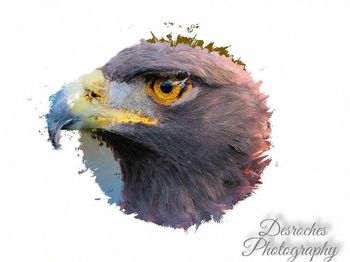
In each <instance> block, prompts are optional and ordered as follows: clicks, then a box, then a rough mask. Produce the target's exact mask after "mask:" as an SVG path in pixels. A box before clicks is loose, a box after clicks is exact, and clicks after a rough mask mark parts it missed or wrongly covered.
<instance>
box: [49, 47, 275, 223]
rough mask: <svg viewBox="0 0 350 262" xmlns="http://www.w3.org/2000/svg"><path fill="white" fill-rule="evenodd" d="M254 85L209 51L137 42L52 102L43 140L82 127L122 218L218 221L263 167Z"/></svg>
mask: <svg viewBox="0 0 350 262" xmlns="http://www.w3.org/2000/svg"><path fill="white" fill-rule="evenodd" d="M259 86H260V83H256V82H255V81H254V80H253V79H252V78H251V76H250V74H249V73H248V72H247V71H245V70H244V68H243V67H242V66H240V65H237V64H236V63H234V62H233V61H232V59H230V58H228V57H226V56H220V55H219V54H218V53H216V52H208V50H207V49H205V48H202V47H193V46H190V45H186V44H178V45H175V46H174V45H170V44H169V43H167V42H162V43H161V42H156V43H149V42H147V41H141V43H140V44H138V45H135V46H132V47H130V48H127V49H124V50H123V51H121V52H120V53H119V54H118V55H117V56H115V57H114V58H112V59H111V60H110V61H109V62H108V63H107V64H106V65H104V66H103V67H101V68H99V69H98V70H96V71H94V72H92V73H90V74H88V75H85V76H83V77H82V78H81V79H80V80H79V81H77V82H75V83H74V84H72V85H71V87H65V88H64V90H63V91H60V92H58V93H57V94H56V95H55V96H54V97H53V98H52V105H51V109H50V112H49V114H48V116H47V120H48V127H49V134H50V139H51V141H52V143H53V145H54V146H55V147H57V146H58V139H59V132H60V130H61V129H80V130H86V131H88V132H92V133H94V134H95V135H96V136H97V137H99V138H100V139H101V140H103V141H104V142H105V143H106V144H107V146H108V148H110V150H111V151H112V153H113V155H114V159H115V160H118V161H119V163H120V167H121V178H122V181H123V191H122V198H121V199H120V202H119V205H120V206H121V208H122V210H123V211H124V212H126V213H136V214H137V217H138V218H141V219H143V220H146V221H152V222H154V223H157V224H160V225H164V226H171V227H181V228H188V227H189V226H191V225H193V224H196V225H197V226H198V225H200V224H201V223H202V222H205V221H209V220H211V219H213V220H215V221H220V219H221V217H222V215H223V214H224V212H225V210H227V209H231V208H232V207H233V205H234V204H235V203H237V201H239V200H241V199H244V198H245V197H247V196H248V195H250V194H251V192H252V191H253V190H254V189H255V188H256V185H257V184H258V183H260V175H261V173H262V171H263V169H264V168H265V167H266V166H267V165H268V163H269V161H270V160H269V159H266V157H265V155H264V152H265V151H266V150H268V149H269V145H270V144H269V135H270V125H269V117H270V115H271V114H270V113H269V112H268V107H267V106H266V96H265V95H263V94H262V93H261V92H260V91H259ZM90 150H91V149H90Z"/></svg>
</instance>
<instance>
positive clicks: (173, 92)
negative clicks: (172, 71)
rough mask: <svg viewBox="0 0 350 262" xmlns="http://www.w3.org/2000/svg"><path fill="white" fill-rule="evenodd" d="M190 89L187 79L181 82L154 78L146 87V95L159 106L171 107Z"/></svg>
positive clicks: (189, 81)
mask: <svg viewBox="0 0 350 262" xmlns="http://www.w3.org/2000/svg"><path fill="white" fill-rule="evenodd" d="M191 88H192V83H191V80H190V79H189V78H188V77H187V78H185V79H183V80H177V79H176V78H175V77H172V78H168V79H167V78H155V79H152V80H150V81H149V82H148V83H147V86H146V93H147V94H148V95H149V96H150V97H152V98H153V100H154V101H156V102H157V103H159V104H162V105H171V104H172V103H174V102H175V101H177V100H178V99H179V98H181V97H182V96H183V94H184V93H185V92H187V91H188V90H190V89H191Z"/></svg>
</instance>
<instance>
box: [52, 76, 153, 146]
mask: <svg viewBox="0 0 350 262" xmlns="http://www.w3.org/2000/svg"><path fill="white" fill-rule="evenodd" d="M109 87H110V85H109V81H108V80H107V79H105V77H104V76H103V73H102V71H101V70H94V71H92V72H91V73H89V74H87V75H84V76H82V77H81V78H80V79H79V80H78V81H76V82H73V83H70V84H68V85H64V86H63V87H62V89H61V90H59V91H58V92H57V93H56V94H54V95H52V96H50V102H51V103H50V110H49V113H48V114H47V115H46V120H47V125H48V132H49V139H50V141H51V143H52V145H53V147H54V148H55V149H57V148H59V147H60V144H59V139H60V132H61V130H64V129H66V130H81V129H87V130H94V129H99V128H101V129H102V128H111V127H113V126H114V125H117V124H135V123H142V124H145V125H156V124H157V123H158V120H157V119H155V118H150V117H147V116H143V115H141V113H140V112H132V111H130V110H126V109H124V108H123V104H122V103H121V104H120V105H119V106H118V107H115V105H114V106H112V105H111V104H112V103H110V102H113V101H109V100H110V96H109V93H110V92H109Z"/></svg>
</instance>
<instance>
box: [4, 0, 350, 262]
mask: <svg viewBox="0 0 350 262" xmlns="http://www.w3.org/2000/svg"><path fill="white" fill-rule="evenodd" d="M0 5H1V6H0V22H1V24H0V27H1V31H0V32H1V36H0V37H1V39H0V46H1V48H0V55H1V56H0V66H1V68H0V72H1V82H0V83H1V87H0V88H1V97H0V99H1V102H0V106H1V111H0V112H1V118H0V122H1V129H0V132H1V158H0V159H1V160H0V161H1V171H0V172H1V181H0V261H4V262H8V261H36V262H38V261H45V262H46V261H57V262H58V261H59V262H62V261H140V260H142V261H243V262H244V261H246V262H248V261H249V262H250V261H286V259H287V258H286V257H262V256H260V254H256V255H252V256H250V257H243V256H242V254H241V253H242V251H243V250H244V249H243V241H244V240H245V239H246V238H247V237H249V236H251V235H254V234H255V233H256V232H257V231H258V229H259V223H260V221H261V220H262V219H264V218H268V217H280V218H283V219H284V220H285V221H286V223H288V224H290V225H293V224H304V225H311V224H312V223H313V222H314V221H316V222H318V223H320V225H324V226H327V227H329V234H328V235H327V236H326V237H323V238H322V237H318V238H317V237H316V238H310V239H308V241H309V242H324V241H325V240H327V239H329V240H331V241H334V242H336V243H338V244H339V247H340V248H341V251H340V254H339V255H338V256H337V257H335V258H334V261H347V260H349V258H350V253H349V251H348V250H349V243H350V242H349V233H350V232H349V219H350V217H349V204H348V201H349V189H348V187H349V175H350V172H349V160H348V158H349V147H350V143H349V137H348V135H349V133H350V106H349V95H350V91H349V88H350V86H349V61H350V56H349V47H350V41H349V25H350V19H349V13H350V6H349V2H347V1H289V2H287V1H239V2H236V1H226V2H224V1H210V2H209V1H208V2H205V1H201V2H200V1H193V2H190V1H180V0H177V1H169V2H165V1H159V2H156V1H139V2H136V1H132V0H128V1H11V2H10V1H8V2H5V1H2V2H1V4H0ZM166 21H173V22H175V23H176V24H180V25H184V26H187V25H190V24H193V23H199V25H200V28H199V29H198V30H197V33H198V35H199V37H200V38H203V39H204V40H207V41H208V42H209V41H215V42H216V43H218V44H219V45H229V44H231V48H230V51H232V53H234V54H236V55H237V57H241V58H242V60H243V61H245V62H246V63H247V64H248V71H251V72H252V75H253V77H254V78H255V79H256V80H262V81H263V86H262V89H263V91H264V92H266V93H268V94H269V95H270V99H269V105H270V106H271V108H273V109H275V112H274V114H273V118H272V123H273V135H272V141H273V144H274V147H273V149H272V150H271V156H272V158H273V161H272V163H271V165H270V166H269V167H268V168H267V169H266V170H265V172H264V174H263V185H262V186H261V188H260V189H259V190H258V191H256V194H255V195H253V196H252V197H250V198H248V199H247V200H245V201H243V202H241V203H239V204H238V205H237V206H236V207H235V208H234V209H233V210H232V211H230V212H228V214H227V215H226V216H225V217H224V220H223V222H222V223H221V224H216V223H209V224H205V225H203V226H201V227H200V228H199V230H198V231H197V232H195V230H194V229H191V230H189V232H188V233H187V234H186V233H184V232H183V231H181V230H173V229H169V228H162V227H159V226H156V225H154V224H151V223H145V222H143V221H140V220H136V219H133V218H132V217H131V216H126V215H124V214H122V213H121V212H119V211H118V210H117V208H115V207H114V206H109V205H108V204H107V198H106V197H105V196H104V195H103V193H102V192H101V190H100V188H99V187H98V185H97V184H96V183H95V182H94V178H93V177H91V172H87V173H84V174H82V175H78V174H77V171H78V170H79V169H80V168H82V163H81V162H82V161H81V159H82V156H81V155H79V156H78V155H77V152H76V151H75V150H74V149H75V147H76V146H78V141H77V137H78V134H74V135H73V136H72V138H71V139H68V138H67V137H64V139H63V141H62V142H63V150H61V151H54V150H53V149H52V148H51V146H50V144H49V142H47V137H46V136H47V134H46V133H45V130H44V126H45V122H44V119H40V118H39V116H40V115H42V114H44V113H46V110H47V106H48V101H47V98H48V96H49V95H50V94H52V93H53V92H55V91H56V90H58V88H59V87H60V86H61V85H62V84H63V83H65V82H70V81H72V80H74V79H76V78H77V77H78V76H80V75H81V74H83V73H86V72H89V71H90V70H92V69H94V68H96V67H98V66H101V65H103V64H104V63H105V62H107V60H108V59H110V58H111V57H112V56H114V55H115V54H116V53H117V52H118V51H120V50H121V49H122V48H125V47H127V46H129V45H132V44H135V43H137V42H138V41H139V39H141V38H148V37H149V36H150V34H149V31H151V30H152V31H154V32H156V33H159V34H162V33H166V32H169V31H170V30H169V29H167V28H166V27H165V26H164V25H163V22H166ZM39 130H41V131H42V132H43V133H44V134H43V135H42V134H40V133H39ZM96 197H100V198H101V200H100V201H96V200H95V198H96ZM293 241H294V242H298V241H299V239H298V238H295V237H294V238H293ZM299 242H300V241H299ZM300 243H301V242H300ZM346 249H347V250H346ZM296 261H307V258H298V259H297V260H296ZM313 261H321V259H320V258H317V259H316V260H313Z"/></svg>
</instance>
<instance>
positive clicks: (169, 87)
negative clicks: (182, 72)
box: [160, 81, 173, 94]
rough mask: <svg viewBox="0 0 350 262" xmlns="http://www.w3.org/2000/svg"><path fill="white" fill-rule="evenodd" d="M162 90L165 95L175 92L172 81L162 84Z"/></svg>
mask: <svg viewBox="0 0 350 262" xmlns="http://www.w3.org/2000/svg"><path fill="white" fill-rule="evenodd" d="M160 90H162V92H163V93H165V94H168V93H170V92H171V91H172V90H173V84H172V82H170V81H164V82H162V83H161V84H160Z"/></svg>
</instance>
